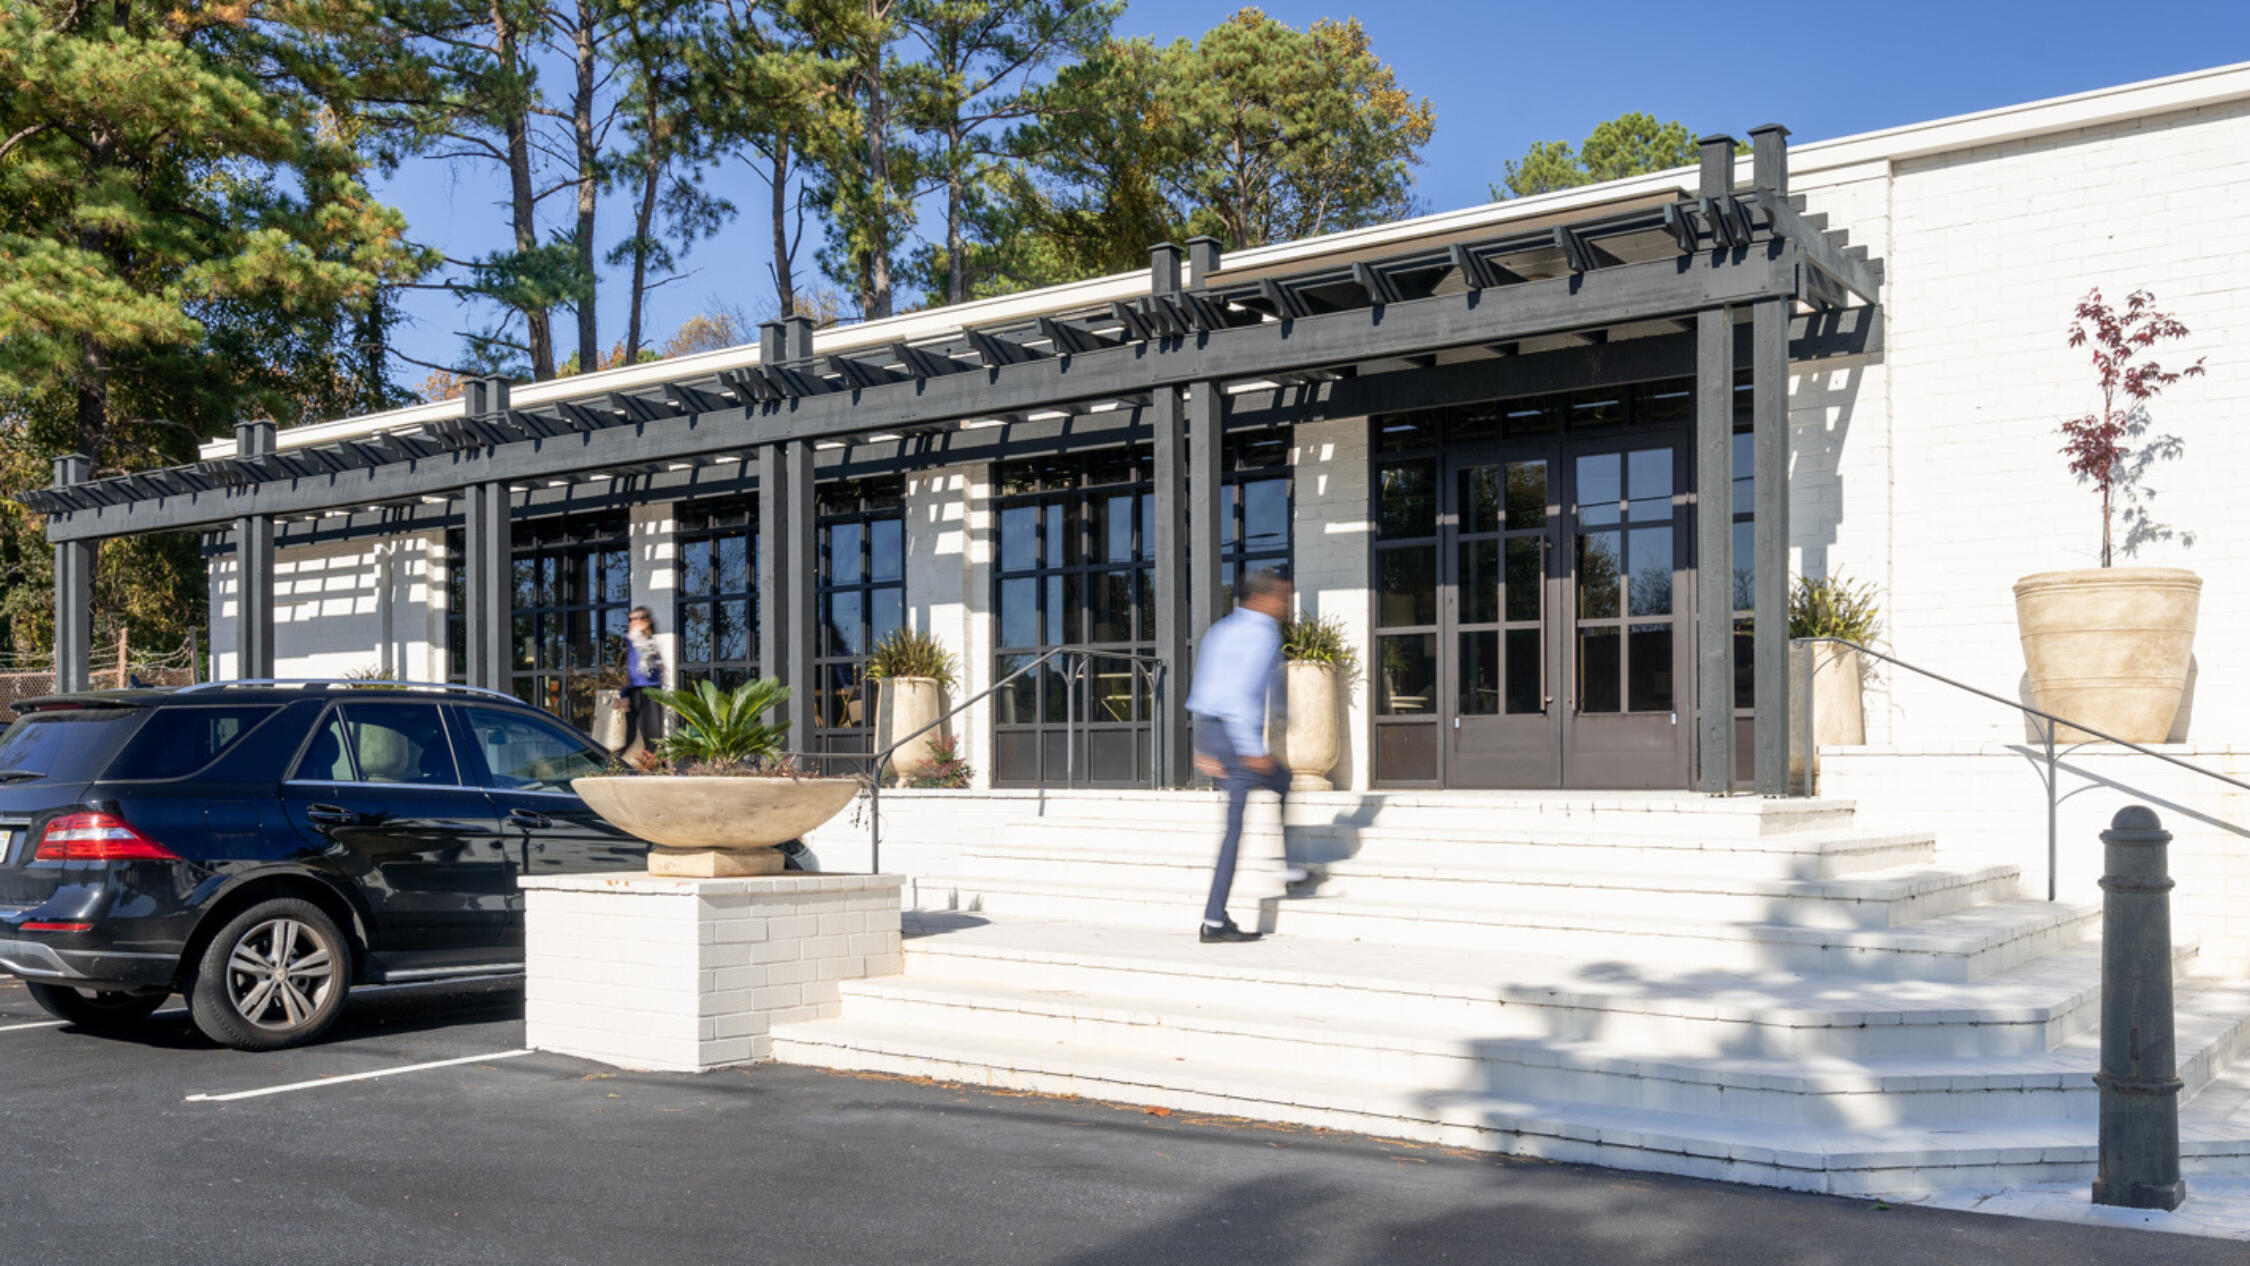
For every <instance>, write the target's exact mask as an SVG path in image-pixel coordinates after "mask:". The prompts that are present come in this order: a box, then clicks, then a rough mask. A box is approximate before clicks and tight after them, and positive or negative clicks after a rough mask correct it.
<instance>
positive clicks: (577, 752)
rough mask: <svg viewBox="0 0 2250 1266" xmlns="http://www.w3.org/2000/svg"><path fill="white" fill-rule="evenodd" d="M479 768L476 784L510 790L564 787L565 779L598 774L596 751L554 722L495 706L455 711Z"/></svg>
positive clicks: (567, 784)
mask: <svg viewBox="0 0 2250 1266" xmlns="http://www.w3.org/2000/svg"><path fill="white" fill-rule="evenodd" d="M460 714H461V717H462V719H463V721H464V722H465V723H466V724H467V725H468V728H469V735H470V737H471V739H472V742H471V743H470V744H469V750H470V751H472V752H474V753H475V754H476V757H477V760H478V761H479V762H480V763H481V764H482V765H483V766H484V768H483V769H481V770H479V771H477V773H478V781H479V785H480V786H485V787H497V788H502V789H505V790H509V791H569V790H570V780H571V779H573V778H583V777H585V776H587V775H589V774H596V773H600V772H601V770H602V768H603V765H604V764H605V762H604V760H603V758H602V755H601V753H600V752H597V751H595V750H594V749H593V748H592V747H590V746H588V745H587V744H586V742H585V741H584V740H583V739H581V738H579V737H578V736H577V735H575V734H572V733H571V732H570V731H568V730H565V729H563V728H562V727H561V726H559V725H553V724H550V723H548V722H544V721H540V720H537V719H535V718H532V717H527V716H523V715H521V714H519V713H514V712H502V711H500V710H499V709H497V708H475V707H464V708H462V709H460Z"/></svg>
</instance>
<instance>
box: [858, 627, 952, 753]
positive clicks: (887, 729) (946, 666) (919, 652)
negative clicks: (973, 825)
mask: <svg viewBox="0 0 2250 1266" xmlns="http://www.w3.org/2000/svg"><path fill="white" fill-rule="evenodd" d="M953 669H954V658H953V652H952V651H949V650H947V649H946V648H945V643H943V642H940V641H939V640H937V638H936V637H935V636H933V635H931V634H929V633H923V632H918V631H916V630H914V629H896V630H893V631H892V632H890V633H888V634H886V635H884V637H883V640H882V641H879V642H877V643H875V649H874V650H873V651H870V652H869V653H868V656H867V677H868V680H870V681H872V682H875V683H877V685H876V689H877V690H878V691H879V692H880V694H879V698H878V703H879V705H880V706H879V707H878V708H877V712H876V715H877V718H878V720H879V721H880V722H881V724H880V725H878V726H877V727H876V738H875V741H876V744H877V750H881V749H883V748H888V747H890V746H892V745H893V744H895V743H898V742H899V741H900V740H901V739H904V738H905V737H906V736H907V735H909V734H912V733H914V732H915V731H917V730H920V729H922V728H923V727H925V726H927V725H929V724H930V723H932V722H934V721H936V720H937V719H938V718H939V717H941V716H944V715H945V692H946V690H947V689H948V688H949V687H951V686H952V685H953ZM942 735H943V729H942V728H940V729H937V730H931V731H930V732H929V733H927V734H924V735H922V736H921V737H920V738H918V739H915V740H914V741H913V742H911V743H908V744H907V745H906V746H905V747H902V748H900V749H899V750H898V751H897V752H896V753H894V754H893V755H892V757H891V765H890V767H891V769H893V770H895V771H897V772H896V773H895V774H894V777H895V778H897V779H898V781H899V782H900V783H902V784H903V783H904V782H905V781H906V780H907V778H908V771H910V770H913V769H916V768H918V767H919V766H922V765H926V764H928V763H930V761H931V760H933V759H934V758H935V749H934V744H935V742H936V741H937V740H938V739H939V738H940V737H942Z"/></svg>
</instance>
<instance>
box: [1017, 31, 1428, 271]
mask: <svg viewBox="0 0 2250 1266" xmlns="http://www.w3.org/2000/svg"><path fill="white" fill-rule="evenodd" d="M1435 121H1436V115H1435V113H1434V112H1433V111H1432V109H1431V108H1430V103H1429V101H1428V100H1427V99H1426V98H1418V97H1415V96H1413V95H1411V94H1410V93H1408V92H1406V91H1405V90H1404V89H1402V88H1400V87H1399V86H1398V82H1397V78H1396V76H1395V75H1394V74H1393V73H1392V71H1391V68H1390V67H1389V66H1387V65H1385V64H1384V63H1383V62H1382V61H1380V60H1379V59H1378V58H1376V56H1375V54H1374V52H1373V50H1372V48H1371V47H1370V44H1369V41H1368V38H1367V32H1366V31H1365V29H1364V28H1362V27H1361V26H1360V25H1359V23H1358V21H1357V20H1348V21H1344V22H1332V21H1326V20H1322V21H1318V22H1315V23H1313V24H1312V26H1311V27H1310V28H1309V29H1306V30H1298V29H1296V28H1294V27H1291V26H1289V25H1287V24H1285V23H1282V22H1277V21H1275V20H1273V19H1272V18H1269V17H1267V16H1266V15H1265V14H1263V13H1261V12H1259V11H1258V10H1256V9H1243V10H1241V11H1240V12H1238V13H1236V14H1234V15H1233V16H1232V17H1230V18H1228V19H1227V20H1226V21H1224V22H1222V23H1220V24H1219V25H1218V26H1215V27H1213V28H1212V29H1211V30H1209V31H1207V32H1205V33H1204V35H1203V36H1202V38H1201V39H1199V40H1196V41H1194V42H1190V41H1187V40H1180V41H1177V42H1175V43H1173V44H1171V45H1169V46H1166V47H1163V48H1159V47H1157V46H1156V45H1154V44H1152V43H1150V42H1149V41H1146V40H1130V41H1118V40H1112V41H1110V42H1108V43H1107V44H1105V45H1103V46H1102V47H1101V48H1100V49H1099V50H1098V51H1096V52H1095V53H1093V54H1092V55H1091V56H1089V57H1087V58H1086V60H1084V61H1083V62H1081V63H1079V64H1077V65H1073V66H1066V67H1064V68H1063V69H1062V70H1061V71H1059V72H1058V73H1057V74H1056V76H1055V78H1054V81H1053V82H1052V83H1051V84H1050V85H1048V86H1047V87H1046V88H1045V89H1043V90H1042V91H1041V93H1040V95H1039V102H1038V117H1037V119H1036V120H1035V121H1034V122H1032V123H1030V124H1028V125H1026V126H1025V127H1023V128H1020V129H1018V131H1017V132H1016V133H1015V134H1014V136H1013V137H1012V138H1011V149H1012V152H1013V153H1014V154H1015V155H1016V156H1017V157H1018V158H1019V159H1020V160H1021V162H1022V163H1023V166H1022V167H1021V168H1020V169H1017V170H1015V171H1012V172H1008V173H1005V174H1004V175H1003V176H1002V177H1001V178H1000V179H1001V181H1002V183H1003V185H1004V187H1005V188H1006V189H1007V190H1008V193H1009V196H1010V197H1011V198H1012V199H1013V200H1014V202H1015V203H1016V204H1017V208H1018V209H1017V211H1016V213H1015V214H1016V215H1017V216H1018V217H1019V218H1020V220H1021V222H1022V223H1023V225H1024V226H1025V227H1026V228H1027V229H1028V230H1029V231H1030V232H1031V233H1034V234H1036V235H1038V237H1039V238H1041V239H1044V240H1043V241H1042V242H1041V243H1040V248H1039V249H1037V250H1025V251H1024V252H1023V254H1024V255H1025V257H1026V258H1027V260H1030V261H1035V262H1037V263H1039V264H1041V265H1044V266H1045V267H1048V268H1051V269H1052V270H1054V271H1055V272H1056V273H1059V274H1061V275H1062V276H1083V275H1086V274H1088V273H1098V272H1114V271H1125V270H1128V269H1131V268H1137V267H1143V266H1145V265H1146V262H1147V248H1148V244H1149V243H1150V242H1153V241H1164V240H1178V239H1179V238H1181V237H1183V236H1187V235H1193V234H1209V235H1212V236H1215V237H1217V238H1218V239H1220V241H1221V242H1222V243H1223V244H1224V245H1225V247H1226V248H1227V249H1230V250H1240V249H1244V248H1247V247H1253V246H1262V245H1265V244H1267V243H1270V242H1276V241H1283V240H1287V239H1289V238H1294V237H1303V236H1308V235H1312V234H1317V233H1328V232H1334V231H1336V230H1338V229H1346V228H1353V227H1357V226H1360V225H1365V224H1374V223H1380V222H1382V221H1385V220H1390V219H1396V218H1398V217H1399V216H1401V215H1405V214H1408V213H1409V212H1411V211H1412V209H1413V189H1414V181H1413V168H1414V167H1415V166H1416V165H1417V164H1418V163H1420V161H1421V148H1422V146H1423V145H1425V144H1427V143H1428V142H1429V138H1430V133H1431V129H1432V127H1433V126H1434V125H1435ZM1055 279H1057V280H1060V279H1062V277H1057V278H1055Z"/></svg>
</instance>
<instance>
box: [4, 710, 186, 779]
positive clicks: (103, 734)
mask: <svg viewBox="0 0 2250 1266" xmlns="http://www.w3.org/2000/svg"><path fill="white" fill-rule="evenodd" d="M148 716H149V710H148V709H145V708H69V709H65V710H58V711H54V712H34V713H31V714H30V715H28V716H24V717H19V718H17V720H16V721H15V723H14V724H12V725H10V726H9V727H8V729H7V732H6V733H4V734H0V771H5V772H7V773H9V774H12V775H16V776H17V780H18V781H28V780H25V779H22V778H21V775H22V774H36V775H38V776H40V777H42V778H68V779H79V780H90V779H92V778H93V777H94V776H95V775H96V774H97V773H99V772H100V771H101V768H102V766H103V765H106V764H108V763H109V758H110V756H111V754H112V753H114V752H116V751H117V749H118V747H119V745H121V744H123V743H124V742H125V739H126V737H127V736H128V735H130V734H132V733H133V731H134V730H135V729H136V728H137V727H139V725H140V724H141V722H142V721H143V720H144V719H145V718H147V717H148Z"/></svg>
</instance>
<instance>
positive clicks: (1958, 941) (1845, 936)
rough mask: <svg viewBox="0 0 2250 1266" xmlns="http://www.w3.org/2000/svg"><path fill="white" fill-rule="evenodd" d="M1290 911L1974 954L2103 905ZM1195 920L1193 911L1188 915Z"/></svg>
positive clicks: (1016, 886) (1329, 901)
mask: <svg viewBox="0 0 2250 1266" xmlns="http://www.w3.org/2000/svg"><path fill="white" fill-rule="evenodd" d="M923 882H924V883H926V884H927V885H929V886H931V887H934V888H939V889H945V888H952V889H956V890H963V891H969V892H986V893H1004V894H1014V895H1019V896H1050V897H1057V898H1065V899H1073V900H1083V901H1110V902H1130V903H1133V904H1136V905H1145V904H1157V905H1179V906H1180V907H1181V908H1182V909H1183V910H1188V909H1190V908H1191V907H1192V905H1193V904H1194V899H1193V897H1192V895H1191V894H1188V893H1186V892H1184V891H1182V890H1176V889H1169V888H1147V887H1128V886H1123V885H1114V884H1101V885H1096V884H1064V883H1054V882H1048V881H1041V880H1028V879H1019V878H1015V877H1010V876H987V875H978V874H968V875H954V876H933V877H931V878H930V879H928V880H925V881H923ZM1292 912H1295V913H1297V914H1300V915H1306V916H1311V917H1362V918H1364V917H1368V916H1375V917H1387V918H1403V919H1413V920H1417V921H1421V922H1458V923H1481V924H1487V925H1491V926H1498V927H1519V928H1520V927H1549V928H1555V929H1558V930H1575V931H1585V932H1617V933H1634V934H1640V935H1654V936H1675V937H1679V938H1681V939H1683V940H1741V941H1758V942H1766V943H1784V944H1796V945H1814V946H1824V947H1844V948H1858V949H1889V950H1897V951H1902V952H1912V951H1919V952H1927V953H1974V952H1976V951H1978V950H1980V949H1984V948H1987V947H1990V946H1992V945H1998V944H2004V943H2006V942H2008V941H2010V940H2013V939H2015V938H2016V937H2019V936H2025V935H2031V934H2034V933H2037V932H2040V931H2044V930H2047V929H2050V928H2057V927H2066V926H2068V925H2070V924H2073V923H2083V922H2086V921H2090V920H2095V919H2098V917H2099V915H2100V907H2099V906H2095V905H2079V904H2073V903H2068V902H2061V903H2057V902H2046V901H2029V900H2023V901H2002V902H1991V903H1987V904H1985V905H1980V906H1972V907H1970V908H1969V909H1966V910H1955V911H1949V912H1947V913H1944V914H1938V915H1932V916H1930V917H1928V918H1925V919H1918V920H1916V921H1914V922H1912V923H1908V924H1904V925H1902V926H1899V927H1890V928H1818V927H1808V926H1805V925H1802V924H1792V923H1715V922H1712V921H1709V920H1707V919H1692V918H1679V919H1670V918H1663V917H1653V916H1652V917H1634V916H1621V915H1593V914H1581V913H1546V912H1543V911H1528V910H1514V909H1508V908H1506V907H1499V906H1465V905H1447V904H1441V903H1424V902H1412V903H1409V902H1390V901H1379V900H1372V899H1366V898H1353V897H1350V896H1335V897H1325V896H1312V897H1306V898H1301V899H1296V900H1285V901H1281V902H1280V903H1279V904H1278V907H1277V913H1276V918H1277V921H1278V923H1279V924H1280V925H1281V926H1283V927H1286V924H1287V922H1288V920H1289V917H1290V915H1291V913H1292ZM1190 917H1192V916H1190Z"/></svg>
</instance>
